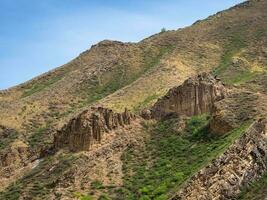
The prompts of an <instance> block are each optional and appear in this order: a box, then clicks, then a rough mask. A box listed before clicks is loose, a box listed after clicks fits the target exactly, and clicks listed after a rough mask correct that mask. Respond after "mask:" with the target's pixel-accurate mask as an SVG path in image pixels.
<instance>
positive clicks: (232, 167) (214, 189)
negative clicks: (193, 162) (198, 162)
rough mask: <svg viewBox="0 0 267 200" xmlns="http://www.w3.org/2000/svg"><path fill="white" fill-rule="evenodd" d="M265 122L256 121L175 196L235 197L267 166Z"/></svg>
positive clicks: (213, 199)
mask: <svg viewBox="0 0 267 200" xmlns="http://www.w3.org/2000/svg"><path fill="white" fill-rule="evenodd" d="M265 124H266V122H265V123H264V122H263V121H257V122H254V123H253V124H252V125H251V126H250V127H249V128H248V129H247V131H246V132H245V133H244V134H243V135H242V136H241V137H240V138H239V139H238V140H237V141H236V142H235V143H234V144H233V145H232V146H230V147H229V148H228V150H227V151H226V152H225V153H224V154H223V155H221V156H220V157H218V158H217V159H215V160H213V161H212V163H211V164H210V165H208V166H207V167H205V168H204V169H202V170H201V171H200V172H198V173H197V174H196V175H195V176H194V177H192V178H191V180H189V181H188V183H187V184H186V185H185V186H184V187H183V188H182V189H181V191H180V192H179V193H178V194H177V195H176V196H175V197H173V198H172V199H173V200H178V199H182V200H183V199H188V200H191V199H199V200H216V199H217V200H218V199H234V198H235V197H236V196H237V195H238V194H239V192H240V189H241V188H243V187H244V186H247V185H248V184H249V183H251V182H252V181H254V180H256V179H258V178H259V177H261V176H262V175H263V173H264V172H265V171H266V170H267V156H266V155H267V134H266V126H265Z"/></svg>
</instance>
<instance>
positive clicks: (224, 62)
mask: <svg viewBox="0 0 267 200" xmlns="http://www.w3.org/2000/svg"><path fill="white" fill-rule="evenodd" d="M244 47H246V43H245V40H244V38H243V37H241V35H234V36H232V37H231V40H230V42H229V43H228V44H227V45H226V46H225V51H224V54H223V55H222V58H221V62H220V64H219V66H218V67H217V68H216V69H215V70H214V71H213V73H214V74H215V75H220V74H222V73H223V72H224V71H225V70H226V69H227V68H228V67H229V66H230V64H231V62H232V58H233V56H234V55H235V54H236V53H238V52H239V51H240V50H241V49H242V48H244Z"/></svg>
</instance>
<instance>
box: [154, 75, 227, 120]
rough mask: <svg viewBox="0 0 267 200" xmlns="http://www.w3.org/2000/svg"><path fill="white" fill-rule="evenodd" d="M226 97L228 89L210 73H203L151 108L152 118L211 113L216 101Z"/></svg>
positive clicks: (173, 90)
mask: <svg viewBox="0 0 267 200" xmlns="http://www.w3.org/2000/svg"><path fill="white" fill-rule="evenodd" d="M225 95H226V89H225V87H224V85H223V84H222V83H221V81H220V80H219V79H217V78H216V77H213V76H212V75H211V74H209V73H202V74H200V75H198V76H196V77H194V78H189V79H187V80H186V81H185V82H184V83H183V84H182V85H180V86H178V87H174V88H172V89H170V90H169V92H168V93H167V94H166V95H165V96H164V97H163V98H161V99H159V100H158V101H157V102H156V103H155V105H154V106H153V107H152V108H151V116H152V118H155V119H162V118H164V117H165V116H167V115H170V114H171V113H174V114H177V115H186V116H193V115H199V114H202V113H209V112H211V109H212V106H213V104H214V102H215V101H218V100H221V99H223V98H224V97H225Z"/></svg>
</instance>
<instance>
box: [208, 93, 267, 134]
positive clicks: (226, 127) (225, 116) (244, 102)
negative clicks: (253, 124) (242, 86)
mask: <svg viewBox="0 0 267 200" xmlns="http://www.w3.org/2000/svg"><path fill="white" fill-rule="evenodd" d="M257 102H258V96H257V94H255V93H252V92H249V91H235V90H234V91H232V92H231V93H229V94H228V95H227V98H225V99H223V100H221V101H217V102H215V103H214V105H213V107H212V111H211V121H210V124H209V128H210V131H211V132H212V133H216V134H219V135H223V134H225V133H227V132H229V131H231V130H232V129H234V128H236V127H238V126H239V125H240V124H241V123H243V122H245V121H248V120H252V119H257V118H259V117H257V116H260V117H264V115H265V114H264V113H262V112H261V111H260V109H259V108H258V107H256V106H255V105H256V104H258V103H257Z"/></svg>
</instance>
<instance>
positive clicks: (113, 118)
mask: <svg viewBox="0 0 267 200" xmlns="http://www.w3.org/2000/svg"><path fill="white" fill-rule="evenodd" d="M133 119H135V115H134V114H132V113H130V112H129V111H128V110H127V109H125V111H124V112H123V113H114V112H113V111H112V110H111V109H107V108H103V107H92V108H90V109H88V110H85V111H83V112H82V113H81V114H79V115H78V116H77V117H74V118H73V119H71V120H70V122H69V123H67V124H66V125H65V126H63V128H62V129H61V130H59V131H58V132H57V134H56V135H55V138H54V148H55V149H59V148H63V147H66V146H67V147H68V148H69V149H70V150H71V151H87V150H89V149H90V147H91V146H92V145H93V144H95V143H100V142H101V140H102V137H103V135H104V134H105V133H108V132H109V131H111V130H114V129H116V128H118V127H123V126H125V125H129V124H130V123H131V120H133Z"/></svg>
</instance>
